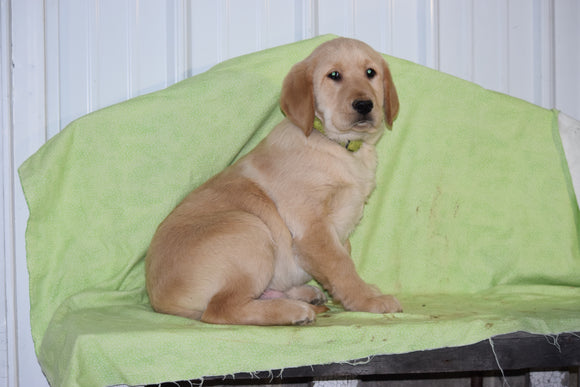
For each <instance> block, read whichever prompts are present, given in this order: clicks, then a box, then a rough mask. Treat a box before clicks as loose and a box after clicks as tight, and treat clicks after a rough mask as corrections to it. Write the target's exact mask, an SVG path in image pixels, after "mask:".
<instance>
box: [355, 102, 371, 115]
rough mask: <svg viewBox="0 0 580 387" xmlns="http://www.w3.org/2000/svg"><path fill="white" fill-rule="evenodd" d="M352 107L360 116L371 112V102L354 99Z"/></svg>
mask: <svg viewBox="0 0 580 387" xmlns="http://www.w3.org/2000/svg"><path fill="white" fill-rule="evenodd" d="M352 107H353V109H354V110H356V111H357V112H358V113H360V114H363V115H364V114H368V113H369V112H370V111H371V110H373V101H370V100H359V99H355V100H354V102H353V103H352Z"/></svg>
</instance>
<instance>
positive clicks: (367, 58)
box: [146, 38, 401, 325]
mask: <svg viewBox="0 0 580 387" xmlns="http://www.w3.org/2000/svg"><path fill="white" fill-rule="evenodd" d="M369 69H371V70H372V71H369ZM333 72H338V74H340V76H339V77H337V76H336V73H333ZM332 73H333V74H332ZM331 74H332V76H331ZM333 78H334V79H333ZM337 78H338V79H337ZM356 101H365V103H364V104H365V105H366V106H367V108H366V109H364V108H361V107H356V108H355V106H357V105H356ZM369 101H370V104H369ZM280 103H281V107H282V110H283V111H284V112H285V114H286V116H287V118H286V119H284V120H283V121H282V122H281V123H280V124H279V125H278V126H276V127H275V128H274V129H273V130H272V132H271V133H270V134H269V135H268V136H267V137H266V138H265V139H264V140H263V141H262V142H261V143H260V144H259V145H258V146H257V147H256V148H255V149H254V150H252V151H251V152H250V153H249V154H247V155H246V156H245V157H243V158H242V159H240V160H239V161H238V162H236V163H235V164H233V165H232V166H230V167H228V168H227V169H225V170H224V171H223V172H221V173H220V174H218V175H216V176H215V177H213V178H212V179H210V180H209V181H207V182H206V183H205V184H203V185H202V186H200V187H199V188H197V189H196V190H195V191H193V192H192V193H191V194H189V195H188V196H187V197H186V198H185V199H184V200H183V202H182V203H181V204H179V205H178V206H177V208H175V210H174V211H173V212H172V213H171V214H170V215H169V216H168V217H167V218H166V219H165V220H164V221H163V222H162V223H161V225H160V226H159V228H158V230H157V232H156V233H155V236H154V237H153V240H152V242H151V246H150V248H149V251H148V254H147V258H146V263H147V266H146V268H147V290H148V293H149V297H150V300H151V304H152V306H153V308H154V309H155V310H157V311H159V312H162V313H169V314H175V315H180V316H185V317H189V318H193V319H200V320H202V321H205V322H208V323H218V324H253V325H284V324H305V323H310V322H312V321H314V320H315V317H316V313H319V312H322V311H324V310H326V308H325V307H324V306H323V305H322V304H323V303H324V302H325V301H326V297H325V295H324V293H323V292H322V291H320V290H319V289H318V288H315V287H312V286H308V285H305V284H306V283H307V282H308V281H309V280H311V279H312V278H314V279H315V280H316V281H318V282H319V283H320V284H321V285H322V286H323V287H324V289H326V290H327V291H328V293H329V294H330V295H331V296H332V297H333V298H334V299H335V300H336V301H338V302H341V303H342V304H343V306H344V307H345V309H347V310H354V311H366V312H373V313H387V312H398V311H401V306H400V304H399V302H398V301H397V300H396V299H395V298H394V297H393V296H390V295H383V294H381V293H380V292H379V291H378V290H377V288H375V287H374V286H371V285H368V284H366V283H365V282H364V281H363V280H362V279H361V278H360V277H359V275H358V274H357V273H356V271H355V267H354V264H353V262H352V260H351V258H350V244H349V241H348V238H349V235H350V234H351V233H352V231H353V230H354V228H355V226H356V225H357V223H358V222H359V221H360V219H361V217H362V215H363V207H364V204H365V202H366V200H367V198H368V197H369V195H370V194H371V192H372V191H373V189H374V187H375V170H376V165H377V155H376V151H375V147H374V145H375V143H376V142H377V141H378V140H379V138H380V137H381V135H382V133H383V131H384V128H385V125H386V126H388V127H390V126H391V125H392V123H393V120H394V119H395V116H396V114H397V112H398V108H399V103H398V98H397V94H396V91H395V87H394V84H393V82H392V79H391V75H390V72H389V70H388V67H387V64H386V63H385V61H384V59H383V58H382V57H381V56H380V55H379V54H378V53H377V52H375V51H374V50H372V49H371V48H370V47H369V46H367V45H366V44H364V43H362V42H359V41H356V40H352V39H345V38H339V39H335V40H332V41H330V42H327V43H324V44H322V45H321V46H319V47H318V48H317V49H316V50H315V51H314V52H313V53H312V54H311V55H310V56H309V57H308V58H306V59H305V60H304V61H302V62H300V63H298V64H296V65H295V66H294V67H293V68H292V70H291V71H290V73H289V74H288V76H287V77H286V79H285V81H284V85H283V87H282V95H281V101H280ZM371 104H372V108H371V110H370V111H367V110H368V107H369V106H370V105H371ZM315 116H316V117H319V119H320V120H321V121H322V123H323V125H324V130H325V134H324V135H323V134H322V133H320V132H318V131H316V130H314V131H313V129H312V124H313V121H314V117H315ZM347 140H351V141H354V140H362V141H363V144H362V146H361V148H360V149H359V150H358V151H356V152H349V151H348V150H347V149H345V148H344V147H343V146H341V145H340V143H341V142H346V141H347Z"/></svg>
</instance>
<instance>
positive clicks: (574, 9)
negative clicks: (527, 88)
mask: <svg viewBox="0 0 580 387" xmlns="http://www.w3.org/2000/svg"><path fill="white" fill-rule="evenodd" d="M554 3H555V10H554V13H555V15H554V20H555V31H554V34H555V36H554V42H555V47H554V50H555V70H554V73H555V93H554V94H555V103H556V106H557V107H558V108H559V109H562V110H563V111H565V112H566V113H568V114H570V115H572V116H574V117H575V118H576V119H579V120H580V23H579V21H580V2H579V1H577V0H557V1H555V2H554ZM579 195H580V194H579Z"/></svg>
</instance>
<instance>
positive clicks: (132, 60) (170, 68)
mask: <svg viewBox="0 0 580 387" xmlns="http://www.w3.org/2000/svg"><path fill="white" fill-rule="evenodd" d="M0 24H1V25H0V27H1V28H0V55H1V58H0V89H1V93H2V95H1V100H0V113H1V121H0V122H1V125H2V132H1V141H2V142H1V147H0V152H1V160H2V167H1V170H2V172H1V174H2V179H1V181H2V190H1V191H0V195H1V196H0V198H1V200H2V206H1V207H0V215H1V219H2V222H1V223H0V227H1V228H2V230H1V231H2V235H3V237H2V238H1V239H0V243H1V248H2V252H3V253H4V254H3V259H2V260H1V261H0V278H2V279H4V282H3V283H4V284H5V285H4V286H0V385H9V386H42V385H46V380H45V378H44V376H43V375H42V373H41V371H40V368H39V367H38V365H37V362H36V357H35V355H34V350H33V345H32V340H31V337H30V333H29V331H30V323H29V317H28V313H29V301H28V277H27V272H26V254H25V245H24V232H25V227H26V220H27V216H28V212H27V208H26V204H25V201H24V198H23V195H22V191H21V188H20V184H19V181H18V178H17V174H16V169H17V168H18V166H19V165H20V164H21V163H22V162H23V161H24V160H25V159H26V158H27V157H29V156H30V155H31V154H32V153H33V152H34V151H36V150H37V149H38V148H39V147H40V146H41V145H42V144H43V143H44V142H46V141H47V140H48V139H49V138H50V137H52V136H53V135H55V134H56V133H58V132H59V131H60V130H61V129H62V128H63V127H64V126H66V125H67V124H68V123H69V122H71V121H72V120H74V119H76V118H78V117H80V116H82V115H84V114H86V113H88V112H91V111H94V110H96V109H99V108H102V107H104V106H108V105H111V104H114V103H117V102H120V101H124V100H126V99H129V98H131V97H134V96H137V95H140V94H144V93H148V92H151V91H155V90H159V89H161V88H164V87H166V86H168V85H171V84H173V83H175V82H177V81H179V80H181V79H184V78H186V77H189V76H192V75H194V74H197V73H200V72H202V71H204V70H206V69H208V68H209V67H211V66H212V65H214V64H216V63H218V62H221V61H223V60H226V59H228V58H231V57H235V56H238V55H242V54H246V53H250V52H254V51H257V50H261V49H265V48H268V47H273V46H277V45H281V44H285V43H290V42H294V41H297V40H301V39H305V38H310V37H313V36H317V35H320V34H325V33H334V34H338V35H343V36H351V37H356V38H358V39H361V40H364V41H366V42H368V43H369V44H371V45H372V46H373V47H375V48H376V49H377V50H379V51H382V52H385V53H388V54H391V55H394V56H398V57H402V58H405V59H408V60H411V61H413V62H417V63H420V64H423V65H426V66H429V67H432V68H435V69H438V70H441V71H444V72H447V73H450V74H453V75H456V76H458V77H461V78H464V79H467V80H471V81H473V82H476V83H479V84H481V85H482V86H484V87H486V88H490V89H493V90H497V91H500V92H504V93H508V94H511V95H513V96H516V97H519V98H523V99H526V100H528V101H531V102H533V103H536V104H538V105H541V106H544V107H548V108H552V107H556V108H558V109H560V110H562V111H564V112H565V113H567V114H569V115H571V116H573V117H575V118H577V119H580V2H579V1H578V0H487V1H477V0H386V1H384V0H296V1H294V0H272V1H270V0H217V1H207V0H191V1H188V0H166V1H159V0H157V1H155V0H0ZM0 282H1V281H0Z"/></svg>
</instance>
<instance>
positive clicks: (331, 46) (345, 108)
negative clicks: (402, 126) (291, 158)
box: [280, 38, 399, 142]
mask: <svg viewBox="0 0 580 387" xmlns="http://www.w3.org/2000/svg"><path fill="white" fill-rule="evenodd" d="M280 105H281V108H282V111H283V112H284V113H285V114H286V116H287V117H288V119H290V121H292V123H294V124H295V125H296V126H298V127H299V128H301V129H302V130H303V131H304V133H305V134H306V135H307V136H308V135H310V133H311V132H312V126H313V122H314V117H315V116H316V117H318V118H319V119H320V120H321V121H322V123H323V125H324V129H325V132H326V134H327V136H328V137H330V138H332V139H335V140H340V141H346V140H363V141H365V140H372V139H375V141H376V139H378V138H379V137H380V134H381V133H382V131H383V128H384V126H385V124H386V125H387V127H389V128H390V127H391V126H392V125H393V121H394V120H395V117H396V116H397V112H398V111H399V99H398V97H397V92H396V90H395V85H394V84H393V80H392V77H391V73H390V71H389V68H388V66H387V63H386V62H385V60H384V59H383V57H382V56H381V55H380V54H379V53H377V52H376V51H375V50H373V49H372V48H371V47H370V46H368V45H367V44H365V43H363V42H360V41H358V40H354V39H347V38H338V39H334V40H331V41H329V42H326V43H323V44H322V45H320V46H319V47H317V48H316V49H315V50H314V51H313V52H312V54H310V56H308V57H307V58H306V59H304V60H303V61H302V62H299V63H297V64H296V65H294V67H292V69H291V70H290V72H289V73H288V75H287V76H286V79H285V80H284V84H283V86H282V95H281V97H280ZM373 142H374V141H373Z"/></svg>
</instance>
